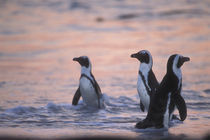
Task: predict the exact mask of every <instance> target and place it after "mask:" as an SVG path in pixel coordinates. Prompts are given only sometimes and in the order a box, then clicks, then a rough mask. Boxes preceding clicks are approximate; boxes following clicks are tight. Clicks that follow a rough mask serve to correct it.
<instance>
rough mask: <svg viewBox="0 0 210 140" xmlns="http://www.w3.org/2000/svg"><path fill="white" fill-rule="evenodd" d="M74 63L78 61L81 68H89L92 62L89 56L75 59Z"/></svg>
mask: <svg viewBox="0 0 210 140" xmlns="http://www.w3.org/2000/svg"><path fill="white" fill-rule="evenodd" d="M73 61H77V62H78V63H79V64H80V65H81V66H85V67H86V68H88V67H89V65H90V61H89V59H88V57H87V56H80V57H75V58H73Z"/></svg>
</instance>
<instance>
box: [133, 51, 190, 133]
mask: <svg viewBox="0 0 210 140" xmlns="http://www.w3.org/2000/svg"><path fill="white" fill-rule="evenodd" d="M189 60H190V59H189V58H188V57H183V56H181V55H178V54H175V55H172V56H170V58H169V60H168V63H167V73H166V75H165V76H164V78H163V80H162V81H161V83H160V86H159V88H158V89H157V92H156V93H155V94H153V95H152V97H151V102H150V106H149V111H148V113H147V117H146V119H144V120H143V121H140V122H138V123H137V124H136V128H139V129H143V128H148V127H155V128H163V127H165V128H168V124H169V120H170V118H171V115H172V112H173V110H174V107H175V106H176V107H177V109H178V111H179V115H180V118H181V121H184V120H185V119H186V117H187V108H186V104H185V101H184V99H183V98H182V96H181V94H180V92H181V86H182V74H181V69H180V68H181V66H182V65H183V64H184V62H186V61H189Z"/></svg>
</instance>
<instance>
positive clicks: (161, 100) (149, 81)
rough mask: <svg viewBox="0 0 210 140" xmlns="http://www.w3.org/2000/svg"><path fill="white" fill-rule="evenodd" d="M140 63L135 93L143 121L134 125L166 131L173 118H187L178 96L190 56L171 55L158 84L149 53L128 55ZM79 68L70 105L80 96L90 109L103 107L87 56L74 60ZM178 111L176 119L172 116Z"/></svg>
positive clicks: (141, 52)
mask: <svg viewBox="0 0 210 140" xmlns="http://www.w3.org/2000/svg"><path fill="white" fill-rule="evenodd" d="M131 58H136V59H137V60H138V61H139V62H140V66H139V70H138V80H137V91H138V95H139V98H140V103H139V104H140V109H141V111H142V112H144V111H146V112H147V115H146V118H145V119H143V120H142V121H139V122H138V123H136V125H135V127H136V128H138V129H145V128H150V127H154V128H168V127H169V122H170V121H171V120H172V119H178V120H180V121H184V120H185V119H186V117H187V107H186V103H185V100H184V98H183V97H182V95H181V90H182V72H181V66H182V65H183V64H184V63H185V62H187V61H190V58H189V57H184V56H182V55H180V54H173V55H171V56H170V57H169V59H168V62H167V70H166V74H165V76H164V77H163V79H162V81H161V82H160V83H159V82H158V80H157V79H156V76H155V74H154V72H153V70H152V66H153V59H152V55H151V54H150V52H149V51H148V50H141V51H139V52H137V53H134V54H131ZM73 61H77V62H78V63H79V64H80V65H81V76H80V80H79V87H78V89H77V90H76V93H75V94H74V97H73V100H72V105H77V104H78V101H79V99H80V97H82V99H83V102H84V103H85V104H86V105H87V106H90V107H95V108H99V109H101V108H104V107H105V105H104V100H103V95H102V92H101V89H100V86H99V84H98V83H97V81H96V80H95V78H94V76H93V74H92V65H91V62H90V59H89V58H88V57H87V56H80V57H75V58H73ZM176 108H177V109H178V112H179V118H178V117H177V116H175V115H174V114H173V112H174V110H175V109H176Z"/></svg>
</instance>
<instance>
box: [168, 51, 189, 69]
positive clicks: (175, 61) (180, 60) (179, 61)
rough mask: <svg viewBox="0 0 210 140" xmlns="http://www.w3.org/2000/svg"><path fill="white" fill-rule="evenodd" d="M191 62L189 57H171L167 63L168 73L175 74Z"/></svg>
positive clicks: (176, 55) (177, 55)
mask: <svg viewBox="0 0 210 140" xmlns="http://www.w3.org/2000/svg"><path fill="white" fill-rule="evenodd" d="M187 61H190V58H189V57H184V56H182V55H179V54H174V55H171V56H170V57H169V59H168V63H167V71H173V72H175V71H176V70H177V69H180V68H181V66H182V65H183V64H184V62H187Z"/></svg>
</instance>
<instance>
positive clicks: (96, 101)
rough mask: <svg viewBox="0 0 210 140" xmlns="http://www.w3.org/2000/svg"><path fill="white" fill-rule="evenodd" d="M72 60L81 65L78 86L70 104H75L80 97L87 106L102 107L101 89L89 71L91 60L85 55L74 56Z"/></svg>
mask: <svg viewBox="0 0 210 140" xmlns="http://www.w3.org/2000/svg"><path fill="white" fill-rule="evenodd" d="M73 61H77V62H78V63H79V64H80V65H81V76H80V80H79V87H78V89H77V91H76V93H75V95H74V97H73V100H72V104H73V105H77V104H78V101H79V99H80V97H81V96H82V98H83V101H84V102H85V104H86V105H87V106H90V107H98V108H102V107H104V101H103V96H102V93H101V89H100V87H99V85H98V83H97V82H96V80H95V78H94V76H93V74H92V72H91V67H92V66H91V62H90V60H89V58H88V57H87V56H80V57H75V58H74V59H73Z"/></svg>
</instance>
